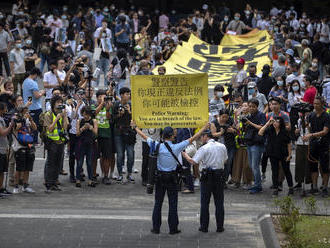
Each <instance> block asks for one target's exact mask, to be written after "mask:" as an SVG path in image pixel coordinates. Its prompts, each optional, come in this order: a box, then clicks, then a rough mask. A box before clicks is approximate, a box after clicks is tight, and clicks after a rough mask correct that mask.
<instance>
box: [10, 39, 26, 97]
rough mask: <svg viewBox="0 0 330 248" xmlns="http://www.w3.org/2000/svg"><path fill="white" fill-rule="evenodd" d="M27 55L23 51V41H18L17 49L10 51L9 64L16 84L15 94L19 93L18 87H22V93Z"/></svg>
mask: <svg viewBox="0 0 330 248" xmlns="http://www.w3.org/2000/svg"><path fill="white" fill-rule="evenodd" d="M24 57H25V53H24V50H23V49H22V41H21V40H17V41H16V43H15V48H14V49H13V50H11V51H10V53H9V64H10V71H11V77H12V80H13V84H14V94H16V93H17V90H18V85H20V87H21V95H23V92H22V85H23V81H24V77H25V72H26V71H25V61H24Z"/></svg>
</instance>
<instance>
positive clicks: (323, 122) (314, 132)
mask: <svg viewBox="0 0 330 248" xmlns="http://www.w3.org/2000/svg"><path fill="white" fill-rule="evenodd" d="M324 107H325V101H324V99H323V98H322V97H321V96H317V97H315V100H314V111H313V112H312V113H311V114H310V115H309V117H308V124H309V131H310V133H309V134H305V136H304V137H303V138H302V140H303V141H305V142H306V141H309V153H308V161H309V166H310V169H311V173H312V183H313V186H312V190H311V193H312V194H318V193H319V191H318V188H317V179H318V176H319V173H318V165H319V163H320V167H321V171H322V196H323V197H328V183H329V143H330V137H329V129H330V117H329V114H328V113H327V112H326V111H325V110H324Z"/></svg>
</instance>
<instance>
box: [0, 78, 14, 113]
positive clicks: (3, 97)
mask: <svg viewBox="0 0 330 248" xmlns="http://www.w3.org/2000/svg"><path fill="white" fill-rule="evenodd" d="M3 87H4V90H3V91H1V92H0V102H4V103H5V104H6V105H7V110H8V112H10V111H11V110H12V109H14V108H15V106H14V103H13V101H12V100H13V94H14V85H13V83H12V82H11V81H7V82H5V83H4V86H3Z"/></svg>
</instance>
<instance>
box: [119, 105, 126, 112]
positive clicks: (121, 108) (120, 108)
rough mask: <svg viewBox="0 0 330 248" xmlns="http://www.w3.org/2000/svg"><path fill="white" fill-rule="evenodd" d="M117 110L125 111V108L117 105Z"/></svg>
mask: <svg viewBox="0 0 330 248" xmlns="http://www.w3.org/2000/svg"><path fill="white" fill-rule="evenodd" d="M118 110H119V112H122V111H125V107H124V106H123V105H122V104H119V107H118Z"/></svg>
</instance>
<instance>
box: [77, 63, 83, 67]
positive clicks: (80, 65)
mask: <svg viewBox="0 0 330 248" xmlns="http://www.w3.org/2000/svg"><path fill="white" fill-rule="evenodd" d="M76 66H77V67H81V68H82V67H85V64H84V63H79V64H77V65H76Z"/></svg>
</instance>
